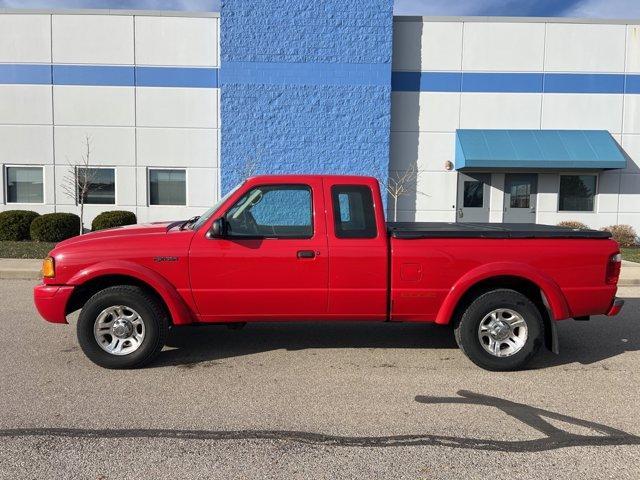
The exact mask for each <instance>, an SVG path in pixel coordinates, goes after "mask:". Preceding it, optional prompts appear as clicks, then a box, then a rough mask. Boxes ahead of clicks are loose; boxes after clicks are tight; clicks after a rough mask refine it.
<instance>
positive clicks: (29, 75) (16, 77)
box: [0, 63, 51, 85]
mask: <svg viewBox="0 0 640 480" xmlns="http://www.w3.org/2000/svg"><path fill="white" fill-rule="evenodd" d="M0 84H31V85H51V65H32V64H13V63H8V64H0Z"/></svg>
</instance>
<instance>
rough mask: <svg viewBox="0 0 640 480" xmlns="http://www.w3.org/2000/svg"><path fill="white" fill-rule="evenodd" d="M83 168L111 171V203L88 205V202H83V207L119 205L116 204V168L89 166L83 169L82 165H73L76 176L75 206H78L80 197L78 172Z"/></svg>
mask: <svg viewBox="0 0 640 480" xmlns="http://www.w3.org/2000/svg"><path fill="white" fill-rule="evenodd" d="M83 168H91V169H94V170H113V203H89V202H83V205H98V206H100V205H119V203H118V178H117V177H118V175H117V167H115V166H114V167H110V166H106V165H100V166H93V165H91V166H89V167H84V166H82V165H75V166H74V175H76V177H75V178H76V205H80V195H79V193H80V192H78V180H77V178H78V170H80V169H83Z"/></svg>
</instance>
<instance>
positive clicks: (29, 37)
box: [0, 12, 219, 225]
mask: <svg viewBox="0 0 640 480" xmlns="http://www.w3.org/2000/svg"><path fill="white" fill-rule="evenodd" d="M218 24H219V19H218V18H213V17H198V16H195V17H188V16H171V15H170V14H169V15H167V14H163V15H162V16H159V15H155V14H145V15H142V16H137V15H132V14H109V13H105V14H84V13H82V12H78V14H75V13H72V14H66V13H65V14H56V13H53V14H24V15H22V14H0V63H28V64H34V63H43V64H46V65H48V64H51V63H53V64H54V65H62V64H65V65H80V66H87V67H90V66H92V65H100V66H129V67H133V66H134V65H140V66H154V67H164V66H166V67H184V68H215V67H218V65H219V52H218V50H219V49H218V42H219V32H218ZM52 52H53V56H52ZM89 83H90V82H89ZM218 99H219V91H218V89H215V88H206V87H205V88H181V87H170V86H167V87H164V86H163V87H137V88H136V87H134V86H96V85H56V86H53V87H52V86H51V85H23V84H8V85H0V105H2V108H0V165H2V166H5V165H13V164H19V165H44V167H45V168H44V171H45V173H44V180H45V205H32V204H28V205H20V206H17V205H12V204H10V205H6V204H4V203H3V204H2V205H0V209H12V208H29V209H34V210H37V211H40V212H47V211H54V210H58V211H73V212H77V210H78V209H77V207H76V206H75V205H74V199H72V198H69V197H68V196H67V195H65V194H64V192H63V189H62V187H61V185H62V183H63V179H64V178H65V176H67V175H68V174H69V172H70V167H69V165H70V164H79V163H80V162H81V157H82V155H83V153H84V141H85V140H84V139H85V136H88V137H89V138H90V142H91V158H90V161H91V164H92V165H96V166H102V167H113V168H115V169H116V205H92V206H87V207H86V217H85V224H87V225H89V224H90V222H91V220H92V219H93V217H94V216H95V215H97V214H98V213H100V212H101V211H105V210H113V209H125V210H131V211H134V212H136V213H137V215H138V218H139V221H147V220H168V219H175V218H186V217H188V216H192V215H195V214H199V213H202V212H203V211H204V210H205V209H206V208H208V207H209V206H211V205H212V204H213V202H214V201H215V200H216V199H217V196H218V183H219V175H218V164H219V162H218V150H219V149H218V144H219V138H218V137H219V105H218ZM151 167H160V168H184V169H185V170H186V172H187V175H186V177H187V206H186V207H165V206H152V207H150V206H148V195H147V191H148V185H147V179H148V168H151ZM0 195H1V197H2V199H4V182H2V186H1V187H0Z"/></svg>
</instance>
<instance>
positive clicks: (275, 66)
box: [220, 62, 391, 87]
mask: <svg viewBox="0 0 640 480" xmlns="http://www.w3.org/2000/svg"><path fill="white" fill-rule="evenodd" d="M390 79H391V66H390V65H389V64H384V63H380V64H378V63H376V64H369V63H331V62H327V63H287V62H225V64H224V69H222V70H221V71H220V83H221V84H238V85H248V84H251V85H256V84H257V85H317V86H321V85H356V86H357V85H363V86H385V87H388V86H389V82H390Z"/></svg>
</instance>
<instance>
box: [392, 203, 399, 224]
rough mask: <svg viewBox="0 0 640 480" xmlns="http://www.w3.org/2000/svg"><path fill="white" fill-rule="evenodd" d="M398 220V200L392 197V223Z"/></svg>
mask: <svg viewBox="0 0 640 480" xmlns="http://www.w3.org/2000/svg"><path fill="white" fill-rule="evenodd" d="M397 219H398V199H397V198H396V197H393V221H394V222H396V221H397Z"/></svg>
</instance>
